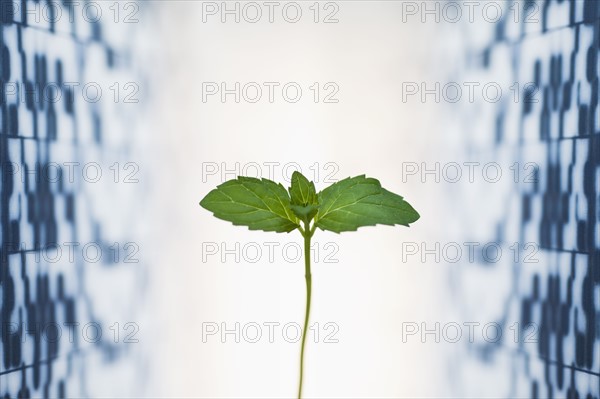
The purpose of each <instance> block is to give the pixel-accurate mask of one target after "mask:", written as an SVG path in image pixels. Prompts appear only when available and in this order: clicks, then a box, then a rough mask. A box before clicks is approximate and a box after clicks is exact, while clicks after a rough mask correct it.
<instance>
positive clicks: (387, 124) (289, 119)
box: [146, 1, 451, 397]
mask: <svg viewBox="0 0 600 399" xmlns="http://www.w3.org/2000/svg"><path fill="white" fill-rule="evenodd" d="M218 4H220V2H219V3H218ZM311 4H312V2H310V3H302V8H303V12H304V13H305V14H304V15H303V18H302V19H301V21H300V22H298V23H296V24H291V23H287V22H285V21H284V20H283V19H282V17H281V11H280V10H276V13H275V20H276V21H275V23H272V24H271V23H268V22H267V21H266V16H263V19H262V20H261V21H260V22H258V23H256V24H251V23H247V22H244V21H243V20H242V21H241V23H239V24H236V23H234V22H233V21H232V17H231V16H230V17H228V18H229V19H228V21H229V22H227V23H221V22H220V20H219V19H220V14H218V15H216V16H210V17H208V22H206V23H203V21H202V3H201V2H184V1H177V2H175V1H170V2H168V4H167V2H157V3H155V7H156V11H157V12H156V14H157V15H159V16H160V17H159V18H158V21H157V24H158V26H157V31H158V32H162V37H161V38H160V39H159V40H160V42H159V43H158V44H157V45H159V46H161V48H163V51H164V55H163V56H164V59H162V60H161V62H160V63H157V65H156V68H155V77H154V78H155V80H154V81H155V82H157V84H156V85H155V86H156V87H155V88H154V90H155V92H154V93H153V94H154V98H155V104H154V108H153V110H154V112H152V113H150V114H149V115H148V118H149V120H150V121H152V125H153V127H154V129H155V131H154V132H153V133H152V137H151V139H152V141H153V142H154V144H155V152H154V153H153V154H152V157H151V159H152V165H153V166H154V168H155V169H156V171H157V172H158V179H156V180H154V181H153V186H154V189H153V190H152V192H151V193H149V198H154V200H153V201H154V202H153V204H154V212H153V215H155V216H152V217H153V219H154V220H153V221H152V224H153V230H154V236H155V245H154V246H153V248H150V249H147V250H146V251H147V252H146V253H149V254H151V258H152V264H153V267H154V269H153V284H154V288H153V290H154V292H156V293H157V294H156V295H153V298H155V299H154V300H155V301H156V303H155V304H154V309H156V310H155V312H154V315H153V318H154V323H155V329H156V334H155V335H156V337H157V338H156V348H155V349H154V350H155V351H157V352H158V354H159V355H160V356H159V357H158V358H157V359H156V360H155V361H154V362H153V364H154V365H153V368H154V369H155V372H156V373H157V377H156V378H154V379H153V380H152V381H149V388H148V392H152V395H153V396H156V395H157V394H158V395H164V396H170V397H181V396H187V397H292V396H294V395H295V394H296V389H297V382H298V360H299V350H300V343H299V342H298V343H288V342H285V341H284V340H283V338H282V333H281V326H280V327H278V328H277V329H276V330H275V332H276V334H275V343H268V340H267V337H266V336H265V335H263V338H262V340H261V341H260V343H256V344H251V343H246V342H243V340H242V342H240V343H235V342H233V341H234V339H233V337H232V336H231V335H230V336H228V340H227V342H226V343H222V342H221V340H220V339H219V337H218V336H212V337H209V338H208V342H206V343H203V342H202V339H201V331H202V323H205V322H215V323H218V324H219V325H220V324H221V323H222V322H225V323H227V325H228V326H229V327H230V328H232V327H233V325H234V323H235V322H239V323H241V324H242V326H243V325H244V324H245V323H249V322H256V323H259V324H262V323H264V322H279V323H281V324H282V325H283V324H285V323H288V322H297V323H299V324H301V323H302V321H303V315H304V305H305V302H304V301H305V283H304V265H303V261H302V260H299V261H298V262H297V263H289V262H286V261H285V260H284V259H283V256H282V246H283V245H284V244H286V243H289V242H298V243H299V244H300V243H301V236H300V234H299V233H298V232H292V233H291V234H275V233H263V232H250V231H248V230H247V229H245V228H243V227H234V226H232V225H231V224H230V223H228V222H224V221H220V220H218V219H216V218H214V217H212V216H211V214H210V213H209V212H207V211H205V210H204V209H202V208H200V206H199V205H198V202H199V201H200V199H201V198H202V197H203V196H204V195H206V194H207V193H208V192H209V191H210V190H211V189H212V188H214V187H215V186H216V185H218V184H220V183H221V182H222V179H221V175H220V174H217V175H215V176H209V177H208V178H207V179H206V182H203V176H202V169H203V166H202V165H203V162H216V163H217V164H219V165H221V163H223V162H224V163H226V164H227V165H228V166H229V167H233V165H234V164H235V162H239V163H240V164H241V165H244V164H246V163H250V162H256V163H258V164H260V165H263V164H264V163H265V162H279V163H280V165H281V166H279V167H277V168H276V169H275V172H276V173H275V175H274V176H268V175H266V173H267V172H268V169H267V168H266V167H265V168H263V171H264V172H265V174H264V177H270V178H272V179H274V180H276V181H279V182H282V183H283V184H284V185H285V186H286V187H287V186H288V185H289V183H288V182H285V181H284V179H285V176H284V175H283V173H282V165H284V164H286V163H291V162H295V163H297V164H299V165H300V166H301V167H302V169H303V171H304V172H305V174H307V176H308V177H309V178H314V175H311V174H312V171H310V170H309V169H308V168H309V167H310V166H312V165H314V164H315V162H318V163H319V164H320V165H321V169H320V172H321V176H320V181H319V182H318V183H317V189H322V188H324V187H325V184H324V183H323V182H322V180H323V175H324V174H325V173H326V172H328V170H324V169H323V165H324V164H326V163H328V162H334V163H335V164H336V165H338V166H339V171H338V172H337V173H336V174H335V176H334V178H336V179H338V180H339V179H342V178H345V177H348V176H355V175H358V174H363V173H364V174H367V175H368V176H372V177H376V178H378V179H379V180H380V181H381V182H382V184H383V185H384V187H386V188H388V189H390V190H392V191H394V192H397V193H399V194H401V195H403V196H405V197H406V198H407V200H409V201H410V202H411V203H412V204H413V205H414V206H415V207H416V208H417V209H418V211H419V212H420V213H421V215H422V217H421V220H419V222H417V223H416V224H414V225H413V227H411V228H404V227H394V228H392V227H387V226H381V227H377V228H373V227H369V228H364V229H360V230H359V231H358V232H354V233H346V234H342V235H335V234H332V233H326V232H322V231H317V233H316V234H315V237H314V241H316V242H318V243H320V244H321V245H320V251H321V253H322V254H324V253H328V251H327V250H325V249H324V248H323V245H324V244H325V243H327V242H335V243H336V244H337V245H338V246H339V252H338V253H337V254H336V255H335V258H336V259H338V260H339V262H338V263H323V262H322V261H321V262H319V263H315V264H313V307H312V314H311V324H313V323H315V322H319V324H320V325H321V329H322V325H323V324H324V323H326V322H334V323H336V324H337V325H339V327H340V330H339V332H338V333H337V335H336V337H337V338H338V339H339V343H337V344H325V343H323V342H319V343H314V342H311V340H310V339H309V342H308V343H307V354H306V373H305V391H304V392H305V396H307V397H311V396H315V397H328V396H335V397H417V396H419V397H431V396H436V395H438V396H440V395H444V394H445V393H447V390H446V386H447V385H446V379H447V374H446V371H445V370H447V368H448V362H447V358H446V357H445V354H444V353H445V346H444V345H443V344H439V345H436V344H433V345H423V344H421V342H420V341H419V339H418V338H415V339H412V340H410V341H409V342H408V343H403V342H402V331H401V329H402V323H403V322H406V321H414V322H417V323H420V322H422V321H432V322H435V321H439V320H441V319H443V317H444V309H445V307H446V305H445V296H444V294H443V291H442V290H443V287H444V286H445V283H446V277H447V276H446V275H445V273H444V270H443V268H444V266H443V265H441V264H436V263H434V262H431V263H427V264H423V263H422V262H420V261H419V260H418V258H416V257H413V258H412V259H411V260H410V261H409V262H406V263H403V262H402V259H401V256H402V247H401V243H402V242H405V241H415V242H421V241H424V240H429V241H430V242H432V241H434V240H435V237H437V236H438V235H439V234H441V233H440V232H439V230H441V228H442V224H443V222H441V220H443V217H444V215H443V210H441V209H439V207H440V202H441V201H440V198H441V196H442V195H443V192H442V190H441V187H439V185H435V184H433V185H431V184H430V185H421V184H419V183H418V182H417V180H416V179H412V180H411V181H410V184H407V183H403V182H402V162H404V161H413V162H420V161H421V160H424V159H436V157H437V156H438V152H439V151H440V148H442V149H443V148H444V146H443V145H440V143H441V141H442V140H444V135H443V134H441V133H440V130H439V129H440V128H441V127H442V122H441V121H440V120H439V118H436V117H434V115H437V114H438V111H439V109H438V108H439V105H436V104H435V103H433V104H432V103H431V102H428V103H426V104H418V103H416V102H412V103H409V104H407V103H404V102H403V101H402V91H401V90H402V82H406V81H416V82H419V81H423V80H426V79H431V78H432V76H431V75H430V71H428V68H429V69H430V70H431V69H432V68H431V63H432V62H433V60H432V58H431V56H432V54H433V53H434V51H435V50H434V45H433V43H435V41H436V40H439V37H438V36H436V31H435V30H434V29H431V28H432V26H431V25H429V26H427V25H422V24H419V23H402V14H401V11H402V10H401V3H400V2H361V1H356V2H354V1H351V2H350V1H348V2H338V3H337V4H338V5H339V6H340V10H339V12H338V13H337V15H336V17H337V18H338V19H339V23H335V24H323V23H314V22H313V21H312V18H313V14H312V12H311V11H310V10H309V9H308V7H309V6H310V5H311ZM264 10H266V9H263V11H264ZM309 12H310V13H309ZM322 12H323V13H325V12H324V11H322ZM321 17H323V15H322V16H321ZM173 21H177V23H173ZM413 21H416V20H415V19H413ZM447 62H448V61H447ZM448 67H449V68H450V67H451V65H449V62H448ZM435 68H438V69H439V65H437V66H434V68H433V69H434V70H435ZM202 82H217V83H220V82H227V83H228V86H229V87H233V85H234V83H235V82H241V84H242V85H244V84H245V83H247V82H259V83H261V84H262V83H263V82H280V83H281V84H282V85H283V84H285V83H286V82H298V83H299V84H300V85H301V87H302V88H303V96H302V99H301V100H300V101H299V102H298V103H295V104H290V103H287V102H286V101H284V100H283V98H282V97H281V94H280V90H279V89H277V90H276V97H275V102H274V103H269V102H268V101H267V99H266V91H265V92H263V98H262V100H261V101H259V102H258V103H256V104H251V103H248V102H245V101H244V100H242V101H241V102H240V103H239V104H238V103H235V102H234V101H233V96H228V97H227V99H228V100H227V102H226V103H221V102H220V101H219V99H218V96H213V97H211V98H210V99H209V100H208V102H207V103H203V102H202ZM314 82H319V83H320V84H321V85H323V84H325V83H327V82H335V83H336V84H337V85H338V86H339V89H340V90H339V93H338V94H337V95H336V98H338V99H339V103H337V104H324V103H317V104H315V103H314V102H313V99H312V94H313V93H312V92H311V91H310V90H309V89H308V87H309V86H311V85H312V84H313V83H314ZM253 173H254V172H253ZM231 177H232V176H231V175H229V176H227V178H231ZM149 217H151V215H149ZM432 237H433V238H432ZM204 242H216V243H222V242H225V243H226V244H227V246H228V247H230V248H231V247H233V245H234V244H235V242H239V243H240V244H241V245H242V246H243V245H244V244H247V243H249V242H256V243H257V244H259V245H260V246H261V247H262V248H263V254H262V258H261V260H259V261H258V262H257V263H250V262H247V261H244V260H243V259H242V260H241V262H240V263H236V262H235V261H234V260H233V257H232V256H228V257H227V261H226V262H224V263H223V262H221V259H220V254H219V255H215V256H210V257H209V258H208V261H207V262H202V244H203V243H204ZM265 242H278V243H280V245H279V246H278V247H276V249H275V262H273V263H270V262H269V260H268V256H267V253H266V247H265V245H264V243H265ZM291 253H292V254H293V251H292V252H291ZM266 333H267V330H266V328H263V334H266ZM323 333H324V331H323V330H321V334H322V335H321V341H322V339H323Z"/></svg>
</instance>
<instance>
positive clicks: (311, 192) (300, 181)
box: [290, 171, 317, 206]
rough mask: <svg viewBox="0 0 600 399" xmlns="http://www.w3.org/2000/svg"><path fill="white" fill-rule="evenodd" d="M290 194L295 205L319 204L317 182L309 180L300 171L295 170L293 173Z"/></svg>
mask: <svg viewBox="0 0 600 399" xmlns="http://www.w3.org/2000/svg"><path fill="white" fill-rule="evenodd" d="M290 195H291V197H292V204H293V205H302V206H306V205H317V191H316V190H315V183H313V182H311V181H308V179H307V178H306V177H304V176H303V175H302V173H300V172H298V171H295V172H294V173H293V174H292V186H291V187H290Z"/></svg>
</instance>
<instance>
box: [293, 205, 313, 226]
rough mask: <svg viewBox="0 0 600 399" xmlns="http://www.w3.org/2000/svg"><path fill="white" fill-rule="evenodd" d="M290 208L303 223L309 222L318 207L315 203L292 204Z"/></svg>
mask: <svg viewBox="0 0 600 399" xmlns="http://www.w3.org/2000/svg"><path fill="white" fill-rule="evenodd" d="M291 208H292V212H294V214H295V215H296V216H298V218H299V219H300V220H302V221H304V222H305V223H310V221H311V220H312V218H314V217H315V215H316V214H317V212H318V210H319V207H318V206H316V205H306V206H302V205H292V206H291Z"/></svg>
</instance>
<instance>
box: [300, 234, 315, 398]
mask: <svg viewBox="0 0 600 399" xmlns="http://www.w3.org/2000/svg"><path fill="white" fill-rule="evenodd" d="M313 232H314V231H313ZM313 232H311V231H310V230H309V229H308V224H306V225H305V234H303V236H304V267H305V273H304V277H305V278H306V313H305V315H304V329H303V330H302V348H301V349H300V384H299V386H298V399H300V398H301V397H302V377H303V376H304V344H305V343H306V335H307V331H308V319H309V317H310V295H311V291H312V276H311V273H310V239H311V237H312V233H313Z"/></svg>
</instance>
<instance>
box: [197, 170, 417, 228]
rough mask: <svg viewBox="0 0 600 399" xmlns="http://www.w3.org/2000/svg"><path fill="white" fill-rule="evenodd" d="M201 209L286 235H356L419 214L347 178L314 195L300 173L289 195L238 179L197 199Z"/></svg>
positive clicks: (373, 183)
mask: <svg viewBox="0 0 600 399" xmlns="http://www.w3.org/2000/svg"><path fill="white" fill-rule="evenodd" d="M200 205H201V206H202V207H203V208H205V209H207V210H209V211H211V212H212V213H213V214H214V216H215V217H217V218H219V219H223V220H227V221H229V222H232V223H233V224H234V225H236V226H248V228H249V229H250V230H263V231H274V232H277V233H284V232H286V233H289V232H290V231H293V230H295V229H297V228H299V227H300V222H301V221H302V222H304V223H305V224H306V227H308V224H309V223H310V222H311V221H312V220H314V224H313V226H316V227H318V228H320V229H321V230H329V231H333V232H335V233H341V232H343V231H355V230H356V229H358V228H359V227H363V226H374V225H376V224H385V225H395V224H400V225H404V226H408V225H409V223H413V222H415V221H417V219H419V214H418V213H417V211H415V210H414V208H413V207H412V206H411V205H410V204H409V203H408V202H406V201H404V199H403V198H402V197H401V196H399V195H397V194H394V193H392V192H390V191H388V190H386V189H384V188H383V187H381V184H380V183H379V181H378V180H377V179H373V178H368V177H365V175H362V176H356V177H352V178H350V177H349V178H346V179H344V180H340V181H339V182H337V183H334V184H332V185H331V186H329V187H327V188H326V189H324V190H323V191H321V192H319V193H317V192H316V190H315V185H314V183H313V182H310V181H308V179H307V178H306V177H304V176H303V175H302V174H301V173H300V172H294V174H293V175H292V185H291V187H290V189H289V194H288V191H287V190H286V189H285V188H284V187H283V186H282V185H281V184H278V183H275V182H273V181H271V180H268V179H257V178H253V177H243V176H239V177H238V178H237V179H233V180H229V181H227V182H225V183H223V184H221V185H220V186H217V188H216V189H214V190H212V191H211V192H210V193H208V194H207V195H206V197H204V199H202V201H201V202H200Z"/></svg>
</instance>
